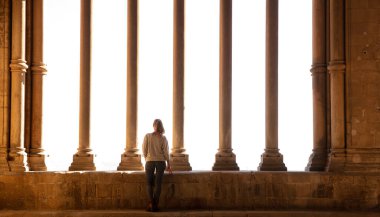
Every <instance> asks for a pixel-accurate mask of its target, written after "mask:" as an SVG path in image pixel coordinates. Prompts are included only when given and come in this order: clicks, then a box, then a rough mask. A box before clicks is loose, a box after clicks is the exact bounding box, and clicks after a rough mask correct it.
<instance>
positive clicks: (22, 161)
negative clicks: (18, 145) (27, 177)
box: [8, 150, 29, 172]
mask: <svg viewBox="0 0 380 217" xmlns="http://www.w3.org/2000/svg"><path fill="white" fill-rule="evenodd" d="M8 165H9V170H10V171H12V172H25V171H28V170H29V168H28V166H27V164H26V153H25V151H23V150H22V151H17V152H12V151H11V152H9V155H8Z"/></svg>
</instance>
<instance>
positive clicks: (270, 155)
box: [257, 149, 287, 171]
mask: <svg viewBox="0 0 380 217" xmlns="http://www.w3.org/2000/svg"><path fill="white" fill-rule="evenodd" d="M257 170H258V171H287V168H286V166H285V164H284V162H283V157H282V154H280V153H279V152H278V149H277V150H271V151H268V150H265V152H264V153H263V154H262V155H261V162H260V164H259V166H258V167H257Z"/></svg>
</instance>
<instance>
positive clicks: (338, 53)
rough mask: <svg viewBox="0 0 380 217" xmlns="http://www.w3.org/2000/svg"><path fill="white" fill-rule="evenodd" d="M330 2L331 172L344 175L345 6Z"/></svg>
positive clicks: (341, 2)
mask: <svg viewBox="0 0 380 217" xmlns="http://www.w3.org/2000/svg"><path fill="white" fill-rule="evenodd" d="M344 2H345V1H344V0H330V62H329V66H328V71H329V74H330V94H331V149H330V153H329V159H328V165H327V170H328V171H341V170H343V169H344V163H345V153H346V150H345V147H346V138H345V133H346V132H345V91H344V89H345V85H344V84H345V71H346V65H345V40H344V39H345V33H344V31H345V13H344V11H345V5H344Z"/></svg>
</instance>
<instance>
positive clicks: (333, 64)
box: [327, 61, 346, 74]
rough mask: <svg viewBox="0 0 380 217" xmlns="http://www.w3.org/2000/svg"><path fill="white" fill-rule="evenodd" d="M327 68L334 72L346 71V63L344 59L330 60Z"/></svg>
mask: <svg viewBox="0 0 380 217" xmlns="http://www.w3.org/2000/svg"><path fill="white" fill-rule="evenodd" d="M327 69H328V70H329V73H330V74H331V73H333V72H342V73H344V72H345V69H346V64H345V62H344V61H330V62H329V66H328V67H327Z"/></svg>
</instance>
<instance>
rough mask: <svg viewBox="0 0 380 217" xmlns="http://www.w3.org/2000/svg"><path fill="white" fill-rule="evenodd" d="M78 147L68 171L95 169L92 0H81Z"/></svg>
mask: <svg viewBox="0 0 380 217" xmlns="http://www.w3.org/2000/svg"><path fill="white" fill-rule="evenodd" d="M80 16H81V21H80V107H79V147H78V151H77V153H76V154H74V156H73V162H72V163H71V166H70V167H69V170H70V171H78V170H95V169H96V168H95V164H94V155H93V153H92V150H91V148H90V117H91V115H90V105H91V103H90V102H91V45H92V44H91V43H92V37H91V30H92V0H81V15H80Z"/></svg>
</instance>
